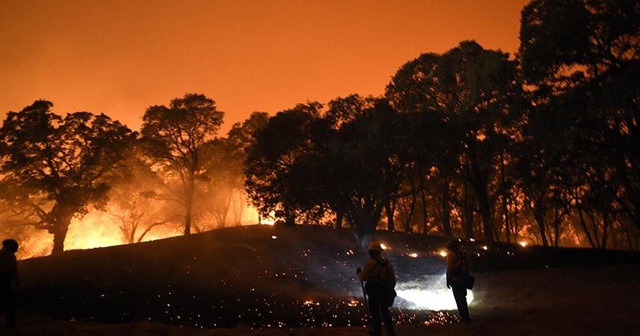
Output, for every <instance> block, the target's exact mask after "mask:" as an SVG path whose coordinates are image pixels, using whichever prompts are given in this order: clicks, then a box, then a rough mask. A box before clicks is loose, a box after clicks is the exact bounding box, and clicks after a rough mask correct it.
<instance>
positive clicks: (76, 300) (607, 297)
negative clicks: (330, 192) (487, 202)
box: [0, 226, 640, 336]
mask: <svg viewBox="0 0 640 336" xmlns="http://www.w3.org/2000/svg"><path fill="white" fill-rule="evenodd" d="M376 239H379V240H382V241H384V242H385V243H386V244H387V245H389V246H390V247H391V250H389V251H388V252H387V255H388V257H389V258H390V259H391V260H392V261H393V262H394V264H395V265H396V269H397V273H398V278H399V286H402V283H403V282H405V283H406V282H409V281H414V280H415V279H418V280H419V279H421V277H425V276H429V275H438V274H441V273H442V272H443V271H444V262H443V260H442V258H441V257H437V256H436V255H437V252H438V251H439V250H440V249H441V247H442V246H443V245H444V240H443V239H442V238H438V237H424V236H416V235H403V234H384V233H381V234H380V235H379V236H377V237H376ZM468 248H469V249H470V250H472V251H473V253H474V265H475V268H476V276H477V281H476V284H477V285H476V288H474V291H473V294H474V297H475V299H474V301H473V303H472V305H471V310H472V316H473V317H474V322H473V323H472V324H470V325H464V324H460V323H458V322H457V318H456V316H455V313H454V312H451V311H440V312H435V311H432V310H429V309H410V308H407V307H409V306H410V305H409V301H411V297H405V298H399V299H398V302H397V305H396V306H395V307H394V308H393V314H394V317H395V319H396V322H397V324H398V335H423V334H428V335H498V336H499V335H520V336H522V335H602V334H606V335H609V336H613V335H639V334H640V333H639V332H638V330H640V329H639V324H638V321H639V320H640V319H639V317H640V300H639V299H640V262H639V261H640V259H639V258H638V255H637V254H628V253H620V252H608V253H598V254H593V252H592V251H585V250H543V249H538V248H521V247H519V246H507V245H500V246H497V245H494V246H487V248H486V249H485V248H484V245H482V244H475V245H473V244H468ZM365 258H366V255H365V254H364V253H363V252H362V251H360V250H359V249H358V248H357V247H356V246H355V240H354V239H353V237H352V236H351V233H350V231H348V230H332V229H328V228H316V227H303V228H297V229H292V228H283V227H265V226H253V227H243V228H233V229H225V230H218V231H213V232H209V233H205V234H201V235H194V236H192V237H189V238H184V237H179V238H172V239H167V240H163V241H157V242H150V243H143V244H137V245H132V246H119V247H111V248H103V249H95V250H88V251H70V252H65V253H63V254H62V255H59V256H54V257H46V258H37V259H32V260H26V261H23V262H21V265H20V267H21V273H22V277H23V283H24V288H23V289H22V291H21V293H20V299H21V312H20V318H21V319H20V321H19V322H20V323H19V328H17V329H16V330H14V331H12V332H11V334H14V335H115V334H118V335H347V336H348V335H365V334H366V329H365V326H366V313H365V311H364V307H363V305H362V293H361V287H360V286H361V284H360V283H359V281H357V280H356V279H355V272H354V270H355V268H356V267H357V266H359V265H361V264H362V262H363V261H364V260H365ZM425 286H426V285H425ZM451 300H453V298H451ZM0 332H1V330H0ZM0 335H2V333H0Z"/></svg>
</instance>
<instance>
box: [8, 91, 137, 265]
mask: <svg viewBox="0 0 640 336" xmlns="http://www.w3.org/2000/svg"><path fill="white" fill-rule="evenodd" d="M52 106H53V104H52V103H51V102H48V101H44V100H39V101H36V102H35V103H33V104H32V105H30V106H27V107H25V108H24V109H23V110H22V111H20V112H10V113H9V114H8V115H7V119H6V120H5V121H4V123H3V125H2V128H1V129H0V155H2V167H1V176H2V184H1V185H2V190H1V192H0V197H2V198H3V199H4V200H5V201H6V202H9V203H10V204H13V205H14V206H15V207H16V208H15V209H16V211H20V212H21V213H22V214H23V218H25V219H26V220H29V221H28V222H27V223H28V224H32V225H34V226H36V227H37V228H39V229H45V230H48V231H49V233H51V234H52V235H53V239H54V242H53V253H58V252H62V251H63V250H64V240H65V238H66V235H67V231H68V229H69V224H70V222H71V219H72V218H73V217H75V216H80V215H82V214H84V213H86V211H87V210H88V207H89V206H90V205H97V206H100V205H104V203H105V202H106V201H107V192H108V191H109V189H110V185H111V181H110V179H111V178H112V177H113V176H114V175H115V174H117V173H119V172H118V168H121V166H120V165H121V163H122V162H123V158H124V156H126V155H127V154H128V153H127V147H128V145H129V144H130V143H131V142H132V141H133V140H134V139H135V134H134V133H132V132H131V131H130V130H129V129H128V128H127V127H125V126H123V125H121V124H120V123H119V122H117V121H113V120H111V119H110V118H109V117H107V116H105V115H103V114H101V115H94V114H92V113H89V112H75V113H70V114H68V115H67V116H66V117H64V118H63V117H61V116H59V115H56V114H55V113H53V112H52V111H51V108H52Z"/></svg>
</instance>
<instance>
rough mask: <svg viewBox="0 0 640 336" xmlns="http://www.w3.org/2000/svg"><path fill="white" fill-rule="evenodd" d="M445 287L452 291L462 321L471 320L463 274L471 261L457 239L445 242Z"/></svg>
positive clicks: (467, 269)
mask: <svg viewBox="0 0 640 336" xmlns="http://www.w3.org/2000/svg"><path fill="white" fill-rule="evenodd" d="M447 250H448V251H447V258H446V263H447V288H451V290H452V291H453V297H454V299H455V300H456V305H457V306H458V314H460V318H461V319H462V322H464V323H469V322H471V317H469V305H468V304H467V284H466V278H465V275H467V274H469V267H470V266H471V261H470V260H469V256H468V255H467V253H466V252H465V251H463V250H462V248H461V247H460V241H459V240H458V239H452V240H450V241H448V242H447Z"/></svg>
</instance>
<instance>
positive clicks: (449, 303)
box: [396, 274, 473, 311]
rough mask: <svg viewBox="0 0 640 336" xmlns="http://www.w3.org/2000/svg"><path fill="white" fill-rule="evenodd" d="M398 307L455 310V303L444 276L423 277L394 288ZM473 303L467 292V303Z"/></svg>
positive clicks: (469, 292)
mask: <svg viewBox="0 0 640 336" xmlns="http://www.w3.org/2000/svg"><path fill="white" fill-rule="evenodd" d="M396 292H397V293H398V298H400V299H401V300H398V301H396V302H399V305H401V306H402V308H406V309H426V310H434V311H439V310H455V309H457V307H456V301H455V299H454V298H453V293H452V292H451V289H448V288H447V286H446V275H444V274H442V275H432V276H425V277H424V279H419V280H418V281H410V282H402V283H398V285H397V286H396ZM472 301H473V292H472V291H467V303H471V302H472Z"/></svg>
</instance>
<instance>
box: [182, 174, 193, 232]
mask: <svg viewBox="0 0 640 336" xmlns="http://www.w3.org/2000/svg"><path fill="white" fill-rule="evenodd" d="M194 183H195V182H194V176H189V181H187V188H186V190H185V191H186V193H185V194H186V195H185V204H184V206H185V210H186V211H185V212H186V213H185V215H184V235H185V236H189V235H191V218H192V213H193V193H194V192H195V185H194Z"/></svg>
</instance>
